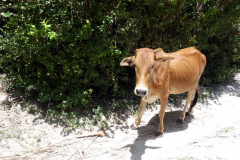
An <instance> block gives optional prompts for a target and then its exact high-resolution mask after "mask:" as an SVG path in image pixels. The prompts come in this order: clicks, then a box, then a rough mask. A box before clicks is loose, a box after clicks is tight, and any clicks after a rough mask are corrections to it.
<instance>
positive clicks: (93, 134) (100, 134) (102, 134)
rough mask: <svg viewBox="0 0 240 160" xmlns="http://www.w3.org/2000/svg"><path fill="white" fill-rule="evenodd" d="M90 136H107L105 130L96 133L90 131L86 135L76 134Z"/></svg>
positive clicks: (80, 136)
mask: <svg viewBox="0 0 240 160" xmlns="http://www.w3.org/2000/svg"><path fill="white" fill-rule="evenodd" d="M89 136H101V137H103V136H105V134H104V133H103V132H95V133H88V134H84V135H79V136H76V137H75V138H83V137H89Z"/></svg>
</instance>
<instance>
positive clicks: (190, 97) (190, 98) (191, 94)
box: [176, 88, 196, 124]
mask: <svg viewBox="0 0 240 160" xmlns="http://www.w3.org/2000/svg"><path fill="white" fill-rule="evenodd" d="M195 90H196V88H193V89H190V90H189V91H188V96H187V100H186V104H185V107H184V110H183V112H182V114H181V116H180V117H179V118H178V119H177V121H176V123H177V124H182V123H183V121H184V118H185V114H186V110H187V107H188V105H189V103H190V102H192V101H193V99H194V94H195ZM191 104H193V103H191ZM195 104H196V103H195ZM191 106H192V105H191ZM191 110H192V109H191Z"/></svg>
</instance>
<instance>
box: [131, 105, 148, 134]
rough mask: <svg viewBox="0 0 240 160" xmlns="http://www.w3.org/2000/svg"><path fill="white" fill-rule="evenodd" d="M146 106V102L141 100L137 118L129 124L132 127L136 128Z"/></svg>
mask: <svg viewBox="0 0 240 160" xmlns="http://www.w3.org/2000/svg"><path fill="white" fill-rule="evenodd" d="M146 106H147V102H146V101H143V100H141V103H140V106H139V114H138V118H137V119H136V121H135V123H133V124H132V126H131V128H132V129H138V126H139V124H140V122H141V119H142V115H143V112H144V111H145V109H146Z"/></svg>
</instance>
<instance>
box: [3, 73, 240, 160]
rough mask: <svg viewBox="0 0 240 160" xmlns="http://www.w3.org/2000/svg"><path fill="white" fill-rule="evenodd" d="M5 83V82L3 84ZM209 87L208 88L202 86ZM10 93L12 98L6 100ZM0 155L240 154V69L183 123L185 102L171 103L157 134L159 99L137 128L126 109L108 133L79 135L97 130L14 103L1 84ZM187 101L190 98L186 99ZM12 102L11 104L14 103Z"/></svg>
mask: <svg viewBox="0 0 240 160" xmlns="http://www.w3.org/2000/svg"><path fill="white" fill-rule="evenodd" d="M0 88H1V86H0ZM201 90H202V92H204V89H201ZM8 99H9V101H8V102H9V104H6V100H8ZM0 102H1V103H2V102H5V103H4V105H1V106H0V159H2V160H5V159H44V160H45V159H52V160H58V159H59V160H60V159H63V160H65V159H86V160H93V159H105V160H106V159H111V160H114V159H116V160H118V159H124V160H125V159H126V160H128V159H133V160H140V159H143V160H145V159H146V160H155V159H180V160H185V159H191V160H192V159H194V160H197V159H199V160H202V159H207V160H210V159H212V160H215V159H220V160H224V159H226V160H234V159H236V160H238V159H240V151H239V149H240V107H239V105H240V73H237V74H236V75H235V78H234V81H233V82H231V83H228V84H225V85H223V86H221V87H219V88H217V89H215V90H212V92H211V94H210V96H209V97H208V99H206V100H204V101H203V100H200V101H199V102H198V103H197V105H196V106H195V108H194V111H193V117H187V118H186V119H185V121H184V123H183V124H182V125H176V123H175V121H176V120H177V118H178V117H179V116H180V114H181V111H182V109H183V104H184V103H182V105H181V106H180V107H168V108H167V110H166V115H165V118H164V126H165V133H164V136H163V137H162V138H155V137H154V132H155V131H156V130H157V127H158V123H159V118H158V116H157V115H156V114H157V113H158V111H159V108H160V106H159V105H148V107H147V110H146V111H145V113H144V115H143V118H142V122H141V125H140V128H139V129H138V130H131V129H130V128H129V126H130V125H131V124H132V123H133V122H134V120H135V117H134V116H130V117H129V116H125V115H122V121H121V123H120V124H111V125H110V126H109V127H108V128H107V129H106V130H105V131H104V134H105V136H103V137H98V136H90V137H82V138H76V137H77V136H81V135H85V134H88V133H90V134H91V133H93V132H97V130H95V131H92V132H90V131H88V130H81V129H78V130H76V131H74V132H72V133H71V134H69V135H67V136H66V135H64V134H63V133H62V131H63V128H62V127H61V126H59V125H57V124H48V123H46V122H45V121H44V119H39V118H38V116H39V115H32V114H29V113H28V112H27V110H25V111H24V110H23V109H21V106H20V105H19V104H17V103H12V102H11V99H10V98H9V95H8V94H7V93H6V92H3V91H2V90H1V92H0ZM183 102H185V100H183ZM9 106H11V107H9Z"/></svg>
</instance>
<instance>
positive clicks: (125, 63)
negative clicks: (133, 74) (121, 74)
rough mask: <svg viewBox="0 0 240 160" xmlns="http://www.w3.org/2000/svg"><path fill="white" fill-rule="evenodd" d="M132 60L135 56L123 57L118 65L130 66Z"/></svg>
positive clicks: (132, 62)
mask: <svg viewBox="0 0 240 160" xmlns="http://www.w3.org/2000/svg"><path fill="white" fill-rule="evenodd" d="M134 60H135V56H132V57H127V58H124V59H123V60H122V61H121V63H120V66H131V65H133V64H134V63H135V62H134Z"/></svg>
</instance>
